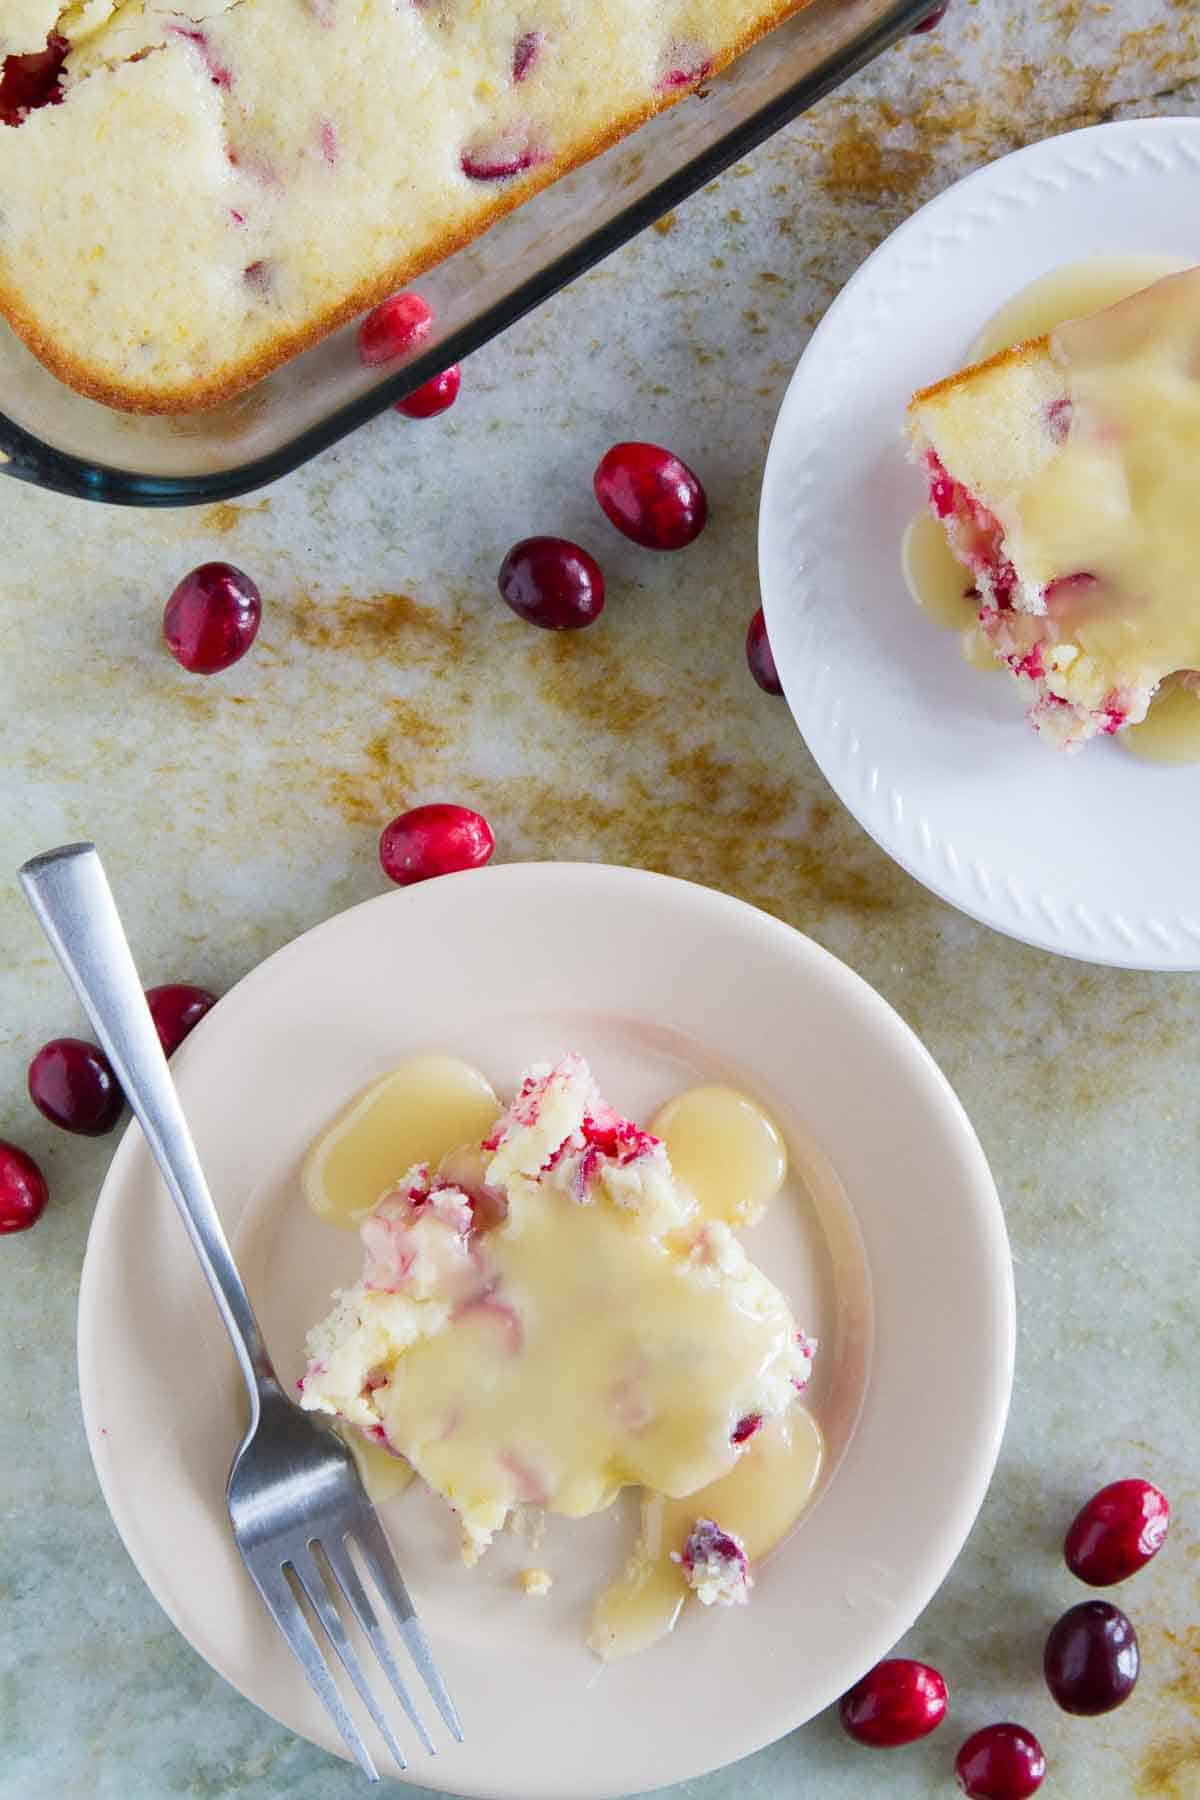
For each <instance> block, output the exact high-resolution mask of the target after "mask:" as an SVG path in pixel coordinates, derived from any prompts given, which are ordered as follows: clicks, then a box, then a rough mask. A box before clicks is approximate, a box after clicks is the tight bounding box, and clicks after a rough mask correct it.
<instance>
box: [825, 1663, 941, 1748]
mask: <svg viewBox="0 0 1200 1800" xmlns="http://www.w3.org/2000/svg"><path fill="white" fill-rule="evenodd" d="M838 1711H839V1713H840V1714H841V1720H842V1724H843V1725H844V1726H845V1728H846V1730H847V1731H848V1732H849V1733H850V1736H851V1737H852V1738H856V1739H857V1740H858V1742H859V1743H860V1744H871V1745H872V1746H873V1747H874V1748H875V1749H878V1750H890V1749H892V1748H893V1747H894V1746H895V1745H897V1744H912V1743H915V1742H916V1740H917V1738H923V1737H927V1736H928V1734H929V1733H930V1732H931V1731H936V1730H937V1728H938V1726H939V1725H940V1724H941V1722H942V1720H943V1719H944V1718H945V1716H946V1683H945V1682H944V1681H943V1680H942V1677H941V1676H940V1675H939V1674H938V1672H937V1670H936V1669H931V1668H930V1667H929V1664H928V1663H922V1662H912V1661H910V1660H909V1658H908V1657H905V1656H893V1657H890V1658H889V1659H888V1660H887V1661H886V1662H881V1663H876V1665H875V1667H874V1668H873V1669H870V1670H868V1672H867V1674H865V1675H864V1676H863V1678H862V1680H861V1681H859V1682H856V1683H855V1685H854V1686H853V1687H852V1688H851V1689H850V1691H849V1693H848V1694H843V1695H842V1698H841V1702H840V1704H839V1706H838Z"/></svg>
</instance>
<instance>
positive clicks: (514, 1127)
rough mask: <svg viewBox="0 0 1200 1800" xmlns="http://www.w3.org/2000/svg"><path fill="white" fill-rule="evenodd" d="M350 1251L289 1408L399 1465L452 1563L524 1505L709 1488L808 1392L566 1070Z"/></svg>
mask: <svg viewBox="0 0 1200 1800" xmlns="http://www.w3.org/2000/svg"><path fill="white" fill-rule="evenodd" d="M361 1235H362V1240H363V1247H364V1251H365V1263H364V1269H363V1275H362V1278H361V1280H359V1281H358V1282H356V1283H355V1284H354V1285H353V1286H352V1287H349V1288H347V1289H344V1290H343V1291H342V1292H340V1293H339V1294H338V1295H336V1296H335V1305H334V1308H333V1311H332V1312H331V1313H330V1314H329V1316H328V1317H327V1318H326V1319H325V1320H324V1321H323V1322H322V1323H320V1324H318V1325H317V1326H315V1327H314V1328H313V1330H312V1331H311V1332H310V1333H309V1336H308V1350H309V1363H308V1369H307V1372H306V1374H305V1376H304V1379H303V1382H302V1384H301V1405H302V1406H304V1407H306V1408H307V1409H309V1410H315V1411H321V1412H327V1413H332V1414H334V1415H336V1416H337V1417H339V1418H340V1419H342V1420H343V1421H345V1422H346V1423H347V1424H349V1425H352V1426H354V1427H355V1428H356V1429H357V1430H359V1431H361V1432H362V1433H363V1434H364V1435H365V1436H366V1437H367V1438H368V1439H370V1440H371V1441H372V1442H375V1443H377V1444H380V1445H381V1446H383V1447H384V1448H387V1449H390V1450H391V1451H392V1452H394V1453H395V1454H396V1455H398V1456H402V1457H404V1458H405V1459H406V1461H407V1462H408V1463H410V1464H411V1466H412V1467H413V1469H415V1470H416V1472H417V1474H418V1475H420V1476H421V1477H422V1478H423V1479H424V1480H425V1481H426V1482H427V1483H428V1485H429V1486H430V1487H431V1488H432V1489H433V1490H434V1491H435V1492H436V1493H439V1494H441V1495H442V1496H443V1497H444V1498H445V1500H446V1501H448V1503H449V1504H450V1505H451V1506H452V1507H453V1509H454V1510H455V1512H456V1513H457V1514H458V1516H459V1519H460V1521H461V1525H462V1531H463V1550H464V1555H465V1557H466V1559H467V1560H468V1561H469V1562H473V1561H475V1560H476V1559H477V1558H478V1556H479V1555H480V1554H481V1553H482V1551H483V1550H484V1549H486V1547H487V1545H488V1544H489V1542H490V1541H491V1538H492V1536H493V1534H494V1533H495V1532H497V1531H499V1530H500V1529H501V1528H502V1527H503V1526H504V1524H505V1522H506V1521H507V1520H508V1519H509V1518H510V1516H512V1515H513V1514H514V1513H517V1512H518V1510H519V1509H520V1508H522V1507H525V1506H534V1507H539V1508H542V1509H544V1510H545V1511H548V1512H554V1513H560V1514H563V1515H565V1516H566V1517H569V1518H581V1517H584V1516H585V1515H587V1514H589V1513H594V1512H598V1511H601V1510H602V1509H603V1508H605V1507H607V1506H609V1505H610V1504H611V1503H612V1501H613V1500H614V1499H615V1497H616V1495H617V1493H618V1492H619V1491H620V1489H621V1488H622V1487H625V1486H627V1485H641V1486H644V1487H647V1488H649V1489H651V1490H653V1491H654V1492H655V1493H662V1494H667V1495H671V1496H674V1497H681V1496H685V1495H688V1494H692V1493H695V1492H697V1491H698V1490H700V1489H702V1488H707V1487H708V1486H709V1484H710V1483H712V1482H713V1481H715V1480H717V1479H719V1478H720V1477H721V1476H723V1475H725V1474H727V1473H728V1472H729V1471H730V1470H731V1469H732V1468H733V1466H734V1465H735V1463H736V1462H737V1461H738V1459H739V1457H740V1456H741V1454H742V1451H743V1449H744V1446H745V1444H746V1443H747V1442H748V1440H749V1439H750V1438H751V1437H753V1436H754V1434H755V1432H756V1431H757V1429H758V1428H759V1426H761V1425H763V1424H764V1423H768V1422H770V1421H772V1420H774V1419H777V1418H781V1417H783V1416H784V1415H785V1414H786V1413H787V1412H788V1411H789V1409H790V1408H791V1407H792V1405H793V1403H794V1401H795V1399H796V1395H797V1393H798V1392H799V1391H800V1390H801V1389H802V1388H803V1387H804V1385H805V1384H806V1382H807V1380H808V1375H809V1370H810V1369H811V1366H812V1356H813V1349H814V1345H813V1343H812V1340H811V1339H808V1338H806V1337H805V1336H804V1334H803V1333H801V1332H798V1331H797V1328H796V1324H795V1320H794V1319H793V1317H792V1314H791V1312H790V1310H789V1308H788V1305H787V1302H786V1300H785V1299H784V1297H783V1295H782V1294H781V1293H780V1292H779V1290H778V1289H777V1288H776V1287H775V1286H774V1284H773V1283H772V1282H771V1281H770V1280H768V1278H767V1276H766V1275H764V1274H763V1273H762V1271H761V1270H759V1269H758V1268H756V1267H755V1265H754V1264H753V1263H752V1262H751V1261H750V1260H749V1258H748V1257H747V1255H746V1253H745V1251H744V1250H743V1249H742V1246H741V1245H740V1244H739V1242H738V1240H737V1239H736V1238H735V1237H734V1236H733V1233H732V1232H731V1231H730V1230H729V1228H728V1227H727V1226H726V1225H724V1224H723V1223H721V1222H720V1221H717V1220H714V1219H706V1218H705V1217H704V1216H703V1214H702V1213H701V1212H700V1210H699V1208H698V1207H697V1205H696V1202H695V1201H694V1199H693V1198H692V1197H691V1196H690V1195H689V1194H688V1193H687V1192H686V1190H684V1189H683V1188H682V1187H681V1186H680V1184H679V1183H678V1182H677V1181H676V1179H675V1177H674V1174H673V1172H672V1169H671V1165H670V1161H669V1159H668V1156H667V1152H666V1147H665V1145H664V1144H663V1143H662V1142H661V1140H660V1139H658V1138H656V1137H653V1136H652V1135H651V1134H650V1133H649V1132H646V1131H643V1130H641V1129H640V1127H638V1126H637V1125H635V1124H633V1123H632V1122H631V1121H630V1120H628V1119H623V1118H621V1117H620V1116H619V1115H618V1114H617V1113H615V1112H613V1111H612V1109H611V1108H610V1107H609V1106H607V1105H606V1104H605V1102H604V1101H603V1100H602V1099H601V1097H600V1095H599V1094H598V1093H597V1091H596V1086H595V1083H594V1082H593V1080H592V1077H591V1074H590V1072H589V1070H588V1067H587V1064H586V1063H585V1062H584V1061H583V1059H582V1058H581V1057H579V1056H576V1055H568V1056H566V1057H563V1058H562V1059H561V1060H560V1061H559V1062H558V1063H556V1064H554V1065H553V1066H549V1065H537V1066H535V1067H534V1068H533V1069H531V1070H530V1071H529V1073H528V1075H527V1076H526V1078H525V1080H524V1081H523V1083H522V1085H521V1088H520V1091H519V1092H518V1094H517V1096H516V1098H515V1099H514V1101H513V1102H512V1105H511V1106H510V1107H509V1108H508V1110H507V1111H506V1112H505V1113H504V1114H503V1115H502V1116H501V1118H500V1119H499V1120H498V1121H497V1123H496V1126H495V1128H494V1130H493V1131H492V1132H491V1133H490V1134H489V1136H488V1137H487V1138H485V1139H484V1141H483V1142H482V1144H479V1145H477V1146H471V1147H468V1148H466V1149H464V1150H459V1151H455V1152H452V1153H451V1155H450V1156H449V1157H447V1158H446V1159H444V1160H443V1162H442V1164H441V1165H440V1167H439V1168H438V1169H437V1170H436V1171H434V1170H431V1169H430V1168H429V1167H428V1166H425V1165H418V1166H417V1167H415V1168H413V1169H411V1170H409V1172H408V1174H407V1175H406V1176H405V1177H404V1179H403V1180H402V1181H401V1183H400V1184H399V1186H398V1187H397V1188H396V1189H395V1190H394V1191H392V1192H390V1193H388V1194H386V1195H385V1196H384V1197H383V1199H381V1200H380V1201H379V1203H378V1205H377V1206H376V1207H375V1209H374V1211H373V1212H372V1213H371V1215H370V1217H369V1218H368V1219H367V1220H366V1221H365V1223H364V1224H363V1227H362V1234H361ZM709 1548H710V1549H711V1546H710V1547H709ZM705 1555H706V1556H707V1555H708V1552H707V1551H706V1552H705ZM704 1567H705V1570H707V1568H708V1564H707V1562H706V1563H705V1565H704ZM710 1573H711V1572H710ZM702 1574H703V1571H702ZM703 1578H704V1579H706V1580H707V1579H709V1575H704V1577H703ZM698 1579H699V1578H698ZM713 1579H715V1576H714V1577H713ZM702 1598H703V1595H702Z"/></svg>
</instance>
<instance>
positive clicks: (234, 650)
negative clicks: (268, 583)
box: [163, 562, 262, 675]
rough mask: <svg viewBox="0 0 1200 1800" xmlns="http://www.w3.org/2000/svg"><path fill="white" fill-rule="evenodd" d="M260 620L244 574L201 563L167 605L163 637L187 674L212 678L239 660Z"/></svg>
mask: <svg viewBox="0 0 1200 1800" xmlns="http://www.w3.org/2000/svg"><path fill="white" fill-rule="evenodd" d="M261 618H262V598H261V596H260V594H259V591H258V589H257V588H256V587H255V585H254V583H253V582H252V581H251V579H250V577H249V576H248V575H243V574H242V571H241V570H240V569H235V568H234V567H233V565H232V563H220V562H213V563H201V565H200V567H199V568H198V569H193V570H192V572H191V574H190V575H185V576H184V578H183V580H182V581H181V582H180V583H179V586H178V587H177V588H176V589H175V592H174V593H173V594H172V595H171V598H170V599H169V600H168V601H167V607H166V611H165V612H164V613H163V637H164V638H165V639H166V644H167V648H168V650H169V651H170V652H171V655H172V656H173V657H174V658H175V659H176V661H177V662H180V663H182V664H183V667H184V668H185V669H190V670H191V672H192V674H193V675H215V674H216V673H217V671H218V670H219V669H227V668H228V667H229V666H230V664H231V663H235V662H237V660H238V658H239V657H241V656H245V654H246V652H247V650H248V649H249V648H250V646H251V644H252V643H253V642H254V640H255V638H256V637H257V635H258V626H259V621H260V620H261Z"/></svg>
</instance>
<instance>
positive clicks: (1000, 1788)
mask: <svg viewBox="0 0 1200 1800" xmlns="http://www.w3.org/2000/svg"><path fill="white" fill-rule="evenodd" d="M954 1773H955V1775H956V1776H957V1777H958V1785H959V1787H960V1788H961V1789H962V1791H963V1793H964V1794H968V1795H970V1797H971V1800H1028V1797H1029V1795H1030V1794H1036V1793H1037V1791H1038V1789H1039V1788H1040V1787H1041V1785H1042V1783H1043V1781H1044V1780H1045V1779H1046V1758H1045V1755H1044V1754H1043V1752H1042V1746H1041V1745H1040V1744H1039V1743H1038V1741H1037V1739H1036V1738H1035V1737H1034V1735H1033V1733H1032V1731H1026V1729H1025V1727H1024V1726H1023V1725H985V1726H984V1728H983V1730H982V1731H977V1732H975V1733H974V1735H973V1736H971V1737H969V1738H968V1739H967V1741H966V1743H965V1744H964V1745H963V1747H962V1749H961V1750H960V1751H959V1753H958V1755H957V1756H956V1757H955V1759H954Z"/></svg>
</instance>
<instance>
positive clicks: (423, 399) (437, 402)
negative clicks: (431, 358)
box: [396, 363, 462, 419]
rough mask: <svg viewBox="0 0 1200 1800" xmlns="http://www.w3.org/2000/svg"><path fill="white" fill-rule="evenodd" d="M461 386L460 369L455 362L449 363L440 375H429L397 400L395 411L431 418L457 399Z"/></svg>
mask: <svg viewBox="0 0 1200 1800" xmlns="http://www.w3.org/2000/svg"><path fill="white" fill-rule="evenodd" d="M461 386H462V370H461V369H460V368H459V366H458V364H457V363H451V365H450V367H449V368H448V369H443V370H442V372H441V374H440V375H434V376H431V377H430V379H429V380H428V381H426V382H424V383H422V385H421V386H420V387H419V388H414V389H413V391H412V393H411V394H405V396H404V398H403V400H397V402H396V411H397V412H401V413H403V414H404V415H405V417H406V418H409V419H432V418H435V417H436V416H437V414H438V413H444V412H445V411H446V410H447V408H448V407H451V406H453V405H454V402H455V401H456V400H457V399H458V390H459V388H460V387H461Z"/></svg>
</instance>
